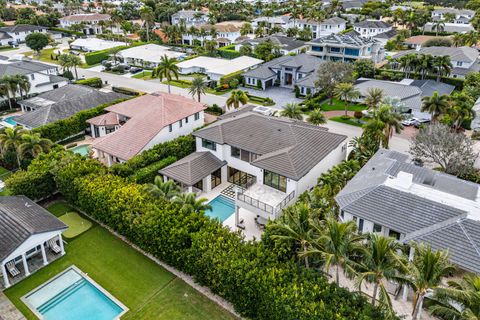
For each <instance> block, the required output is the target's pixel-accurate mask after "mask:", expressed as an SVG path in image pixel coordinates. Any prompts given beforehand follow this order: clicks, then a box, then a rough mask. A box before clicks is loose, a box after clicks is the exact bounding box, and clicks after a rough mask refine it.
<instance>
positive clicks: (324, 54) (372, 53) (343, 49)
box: [307, 34, 385, 63]
mask: <svg viewBox="0 0 480 320" xmlns="http://www.w3.org/2000/svg"><path fill="white" fill-rule="evenodd" d="M307 44H308V45H309V46H310V50H309V51H308V54H310V55H312V56H315V57H319V58H321V59H323V60H331V61H344V62H354V61H356V60H359V59H368V60H372V61H373V62H375V63H378V62H381V61H383V60H384V59H385V50H384V48H383V45H382V43H381V42H380V41H378V40H377V39H370V38H362V37H360V36H358V35H352V34H350V35H337V34H332V35H329V36H326V37H321V38H318V39H315V40H312V41H310V42H307Z"/></svg>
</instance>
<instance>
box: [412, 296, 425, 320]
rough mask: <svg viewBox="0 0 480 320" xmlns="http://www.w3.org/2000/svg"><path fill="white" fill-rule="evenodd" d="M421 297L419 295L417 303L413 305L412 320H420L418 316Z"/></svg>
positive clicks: (421, 301) (420, 310)
mask: <svg viewBox="0 0 480 320" xmlns="http://www.w3.org/2000/svg"><path fill="white" fill-rule="evenodd" d="M423 298H424V297H423V295H422V294H420V295H419V296H418V298H417V303H415V309H413V314H412V320H417V319H420V315H421V314H422V307H423Z"/></svg>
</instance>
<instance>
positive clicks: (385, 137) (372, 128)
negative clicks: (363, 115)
mask: <svg viewBox="0 0 480 320" xmlns="http://www.w3.org/2000/svg"><path fill="white" fill-rule="evenodd" d="M402 120H403V117H402V116H401V115H400V114H398V113H396V112H395V111H393V108H392V106H391V105H388V104H384V105H382V106H380V108H379V109H378V110H375V111H374V112H373V114H372V117H371V119H370V120H369V121H368V122H367V124H366V125H365V126H364V131H365V132H366V133H367V134H371V136H372V137H376V138H377V139H379V142H380V144H381V145H382V146H383V147H384V148H386V149H388V147H389V143H390V138H391V137H392V136H393V132H396V133H400V132H401V131H402V130H403V126H402V124H401V121H402Z"/></svg>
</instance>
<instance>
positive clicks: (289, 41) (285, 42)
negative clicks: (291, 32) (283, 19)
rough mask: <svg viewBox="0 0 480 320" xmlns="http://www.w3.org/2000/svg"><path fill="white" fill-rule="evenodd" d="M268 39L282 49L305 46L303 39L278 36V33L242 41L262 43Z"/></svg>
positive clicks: (289, 49) (288, 49)
mask: <svg viewBox="0 0 480 320" xmlns="http://www.w3.org/2000/svg"><path fill="white" fill-rule="evenodd" d="M268 40H270V41H272V42H273V43H274V44H276V45H278V46H279V47H280V49H284V50H287V51H291V50H295V49H298V48H301V47H303V46H305V41H302V40H298V39H294V38H290V37H287V36H280V35H272V36H268V37H262V38H256V39H252V40H247V41H244V42H243V43H251V44H252V43H254V44H257V43H262V42H265V41H268Z"/></svg>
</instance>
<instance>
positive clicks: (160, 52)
mask: <svg viewBox="0 0 480 320" xmlns="http://www.w3.org/2000/svg"><path fill="white" fill-rule="evenodd" d="M117 56H118V57H120V58H122V59H123V60H124V61H125V62H126V63H128V64H129V65H133V66H139V67H143V68H154V67H156V66H157V65H158V64H159V63H160V61H161V60H162V57H163V56H167V57H168V58H175V59H179V60H181V59H182V58H184V57H185V56H186V53H184V52H178V51H173V50H171V48H170V47H166V46H159V45H158V44H153V43H149V44H146V45H143V46H136V47H131V48H128V49H125V50H122V51H120V52H118V54H117Z"/></svg>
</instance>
